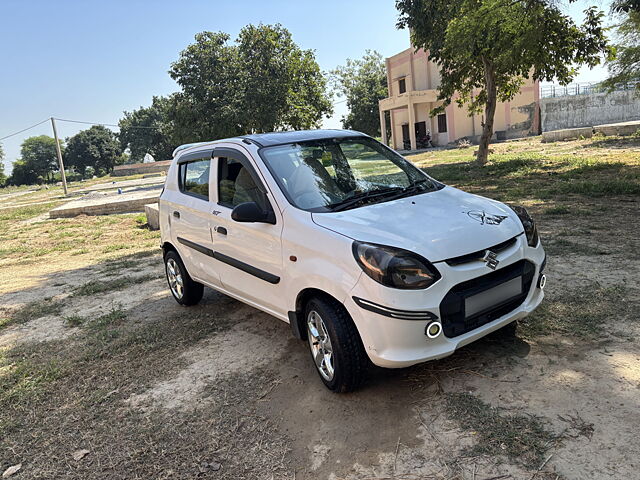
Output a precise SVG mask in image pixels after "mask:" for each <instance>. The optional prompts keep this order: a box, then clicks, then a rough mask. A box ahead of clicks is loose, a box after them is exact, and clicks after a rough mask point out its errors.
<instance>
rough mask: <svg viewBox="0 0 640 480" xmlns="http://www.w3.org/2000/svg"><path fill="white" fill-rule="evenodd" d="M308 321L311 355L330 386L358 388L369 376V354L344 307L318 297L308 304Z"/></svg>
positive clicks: (340, 388) (335, 389)
mask: <svg viewBox="0 0 640 480" xmlns="http://www.w3.org/2000/svg"><path fill="white" fill-rule="evenodd" d="M305 320H306V327H307V337H308V341H309V350H310V351H311V358H312V359H313V362H314V364H315V366H316V370H317V371H318V374H319V375H320V378H321V380H322V381H323V382H324V384H325V385H326V386H327V388H328V389H329V390H332V391H334V392H350V391H353V390H355V389H356V388H358V386H360V384H361V383H362V381H363V380H364V377H365V375H366V371H367V367H368V361H367V355H366V353H365V351H364V347H363V345H362V341H361V340H360V335H359V334H358V331H357V329H356V327H355V325H354V324H353V321H352V320H351V317H349V314H348V313H347V311H346V310H345V308H344V306H343V305H341V304H340V303H338V302H336V301H332V300H329V299H324V298H314V299H312V300H310V301H309V302H308V303H307V306H306V309H305Z"/></svg>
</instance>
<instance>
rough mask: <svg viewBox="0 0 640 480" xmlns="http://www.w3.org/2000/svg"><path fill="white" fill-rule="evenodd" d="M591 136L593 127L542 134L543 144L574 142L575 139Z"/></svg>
mask: <svg viewBox="0 0 640 480" xmlns="http://www.w3.org/2000/svg"><path fill="white" fill-rule="evenodd" d="M592 136H593V127H579V128H565V129H563V130H552V131H551V132H542V141H543V142H545V143H546V142H560V141H562V140H575V139H577V138H580V137H583V138H591V137H592Z"/></svg>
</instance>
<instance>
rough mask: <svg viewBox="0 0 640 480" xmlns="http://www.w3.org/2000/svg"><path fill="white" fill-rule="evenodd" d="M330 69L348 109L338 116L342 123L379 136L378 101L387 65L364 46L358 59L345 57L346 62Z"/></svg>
mask: <svg viewBox="0 0 640 480" xmlns="http://www.w3.org/2000/svg"><path fill="white" fill-rule="evenodd" d="M331 73H332V77H333V83H334V84H335V86H336V88H337V90H338V92H339V93H340V94H341V95H344V96H345V97H346V99H347V107H348V108H349V113H348V114H347V115H346V116H344V117H342V126H343V127H344V128H348V129H353V130H358V131H360V132H363V133H366V134H368V135H371V136H374V137H377V136H380V135H381V132H380V117H379V110H378V102H379V101H380V100H382V99H383V98H386V97H387V69H386V65H385V62H384V59H383V58H382V55H380V53H378V52H376V51H372V50H367V51H366V52H365V55H364V57H362V58H361V59H359V60H351V59H348V60H347V64H346V65H344V66H339V67H338V68H336V69H335V70H334V71H333V72H331Z"/></svg>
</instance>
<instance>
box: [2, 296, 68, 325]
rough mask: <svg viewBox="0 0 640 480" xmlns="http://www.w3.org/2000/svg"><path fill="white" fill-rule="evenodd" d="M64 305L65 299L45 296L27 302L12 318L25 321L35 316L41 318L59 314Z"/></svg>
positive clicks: (21, 321) (14, 320) (18, 321)
mask: <svg viewBox="0 0 640 480" xmlns="http://www.w3.org/2000/svg"><path fill="white" fill-rule="evenodd" d="M63 306H64V301H63V300H54V299H53V298H51V297H49V298H44V299H42V300H38V301H35V302H31V303H27V304H26V305H24V306H23V307H22V308H20V309H19V310H17V311H16V312H14V313H13V315H12V316H11V320H12V321H13V322H16V323H25V322H28V321H29V320H32V319H34V318H41V317H44V316H47V315H58V314H59V313H60V312H61V311H62V307H63Z"/></svg>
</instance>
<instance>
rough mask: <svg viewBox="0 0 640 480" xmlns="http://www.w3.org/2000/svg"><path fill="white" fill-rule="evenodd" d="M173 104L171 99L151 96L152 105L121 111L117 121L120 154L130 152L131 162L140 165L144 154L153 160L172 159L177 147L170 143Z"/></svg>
mask: <svg viewBox="0 0 640 480" xmlns="http://www.w3.org/2000/svg"><path fill="white" fill-rule="evenodd" d="M172 105H173V102H172V100H171V98H170V97H153V101H152V102H151V106H149V107H140V108H139V109H138V110H134V111H132V112H124V117H123V118H122V119H120V121H119V122H118V125H119V126H120V133H118V140H119V141H120V148H121V149H122V150H123V151H124V150H126V149H127V148H128V149H129V151H130V154H131V157H130V159H131V162H133V163H135V162H141V161H142V160H143V159H144V155H145V154H146V153H149V154H151V155H153V157H154V158H155V159H156V160H167V159H170V158H171V154H172V153H173V150H174V149H175V147H176V146H177V144H176V143H174V142H173V141H172V134H173V125H172V123H171V122H170V121H169V118H170V108H171V106H172ZM140 127H146V128H140Z"/></svg>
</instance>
